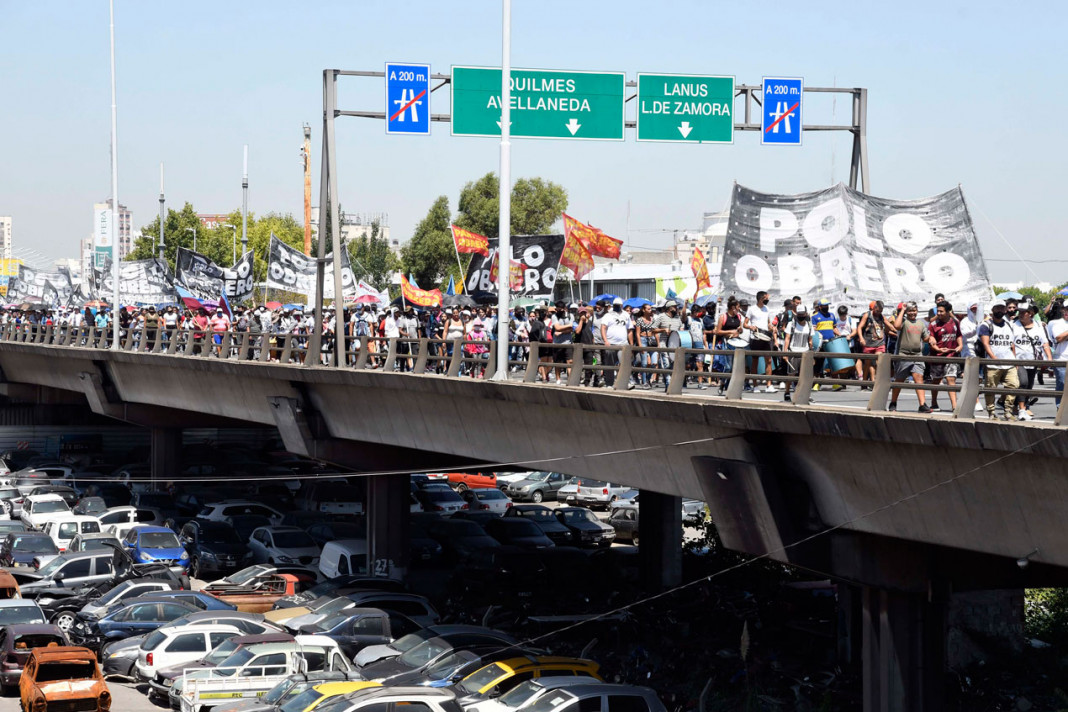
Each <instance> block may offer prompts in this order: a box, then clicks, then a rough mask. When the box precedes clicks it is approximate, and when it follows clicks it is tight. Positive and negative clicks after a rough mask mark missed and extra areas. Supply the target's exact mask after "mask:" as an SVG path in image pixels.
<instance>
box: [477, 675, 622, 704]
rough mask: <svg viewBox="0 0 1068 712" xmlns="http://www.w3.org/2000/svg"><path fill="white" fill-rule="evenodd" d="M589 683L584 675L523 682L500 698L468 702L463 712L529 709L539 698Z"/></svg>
mask: <svg viewBox="0 0 1068 712" xmlns="http://www.w3.org/2000/svg"><path fill="white" fill-rule="evenodd" d="M589 682H590V678H589V677H587V676H585V675H578V676H575V677H571V676H564V677H542V678H539V679H537V680H525V681H524V682H521V683H519V684H518V685H516V686H515V687H513V688H512V689H511V690H509V691H508V692H505V693H504V694H503V695H501V696H500V697H496V698H493V697H491V698H490V699H484V700H481V701H475V702H468V703H466V704H465V705H464V708H463V709H464V712H515V710H518V709H519V708H523V709H526V708H528V707H530V706H531V705H533V704H534V703H535V702H537V701H538V700H539V699H540V698H541V697H543V696H545V695H547V694H549V693H550V692H553V691H554V690H559V689H561V688H569V687H576V686H581V685H587V684H589ZM590 709H594V710H602V709H603V707H601V706H600V705H596V706H592V705H591V706H590ZM569 712H578V710H577V708H576V709H575V710H570V711H569Z"/></svg>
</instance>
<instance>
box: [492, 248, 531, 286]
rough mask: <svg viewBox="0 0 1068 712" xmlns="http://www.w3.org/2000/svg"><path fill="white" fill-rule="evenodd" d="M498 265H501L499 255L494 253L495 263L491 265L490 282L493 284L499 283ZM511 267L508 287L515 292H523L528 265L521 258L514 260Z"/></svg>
mask: <svg viewBox="0 0 1068 712" xmlns="http://www.w3.org/2000/svg"><path fill="white" fill-rule="evenodd" d="M498 265H500V260H499V259H498V255H494V256H493V264H492V265H490V282H492V283H493V284H496V283H497V269H498ZM509 267H510V268H509V270H508V288H509V289H510V290H511V291H513V292H522V291H523V285H524V279H525V277H524V275H525V273H526V269H527V266H526V265H525V264H523V263H522V262H520V261H519V260H512V264H511V265H510V266H509Z"/></svg>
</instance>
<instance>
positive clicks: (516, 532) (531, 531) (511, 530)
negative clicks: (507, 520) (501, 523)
mask: <svg viewBox="0 0 1068 712" xmlns="http://www.w3.org/2000/svg"><path fill="white" fill-rule="evenodd" d="M532 518H533V517H528V516H527V515H526V514H524V515H523V518H522V519H516V520H515V524H510V525H509V526H508V527H506V528H504V529H503V532H504V535H505V536H540V535H541V529H539V528H538V525H537V524H535V523H534V522H532V521H529V520H530V519H532ZM538 519H541V517H538ZM524 520H526V521H524Z"/></svg>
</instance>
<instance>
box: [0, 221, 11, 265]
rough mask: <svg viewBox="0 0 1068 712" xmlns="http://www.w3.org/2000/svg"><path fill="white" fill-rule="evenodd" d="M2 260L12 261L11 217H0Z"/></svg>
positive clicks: (0, 251) (0, 257)
mask: <svg viewBox="0 0 1068 712" xmlns="http://www.w3.org/2000/svg"><path fill="white" fill-rule="evenodd" d="M0 259H5V260H9V259H11V216H10V215H0Z"/></svg>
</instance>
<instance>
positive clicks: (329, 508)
mask: <svg viewBox="0 0 1068 712" xmlns="http://www.w3.org/2000/svg"><path fill="white" fill-rule="evenodd" d="M303 494H304V496H303V497H302V498H301V500H300V506H301V509H303V510H305V511H309V512H326V513H329V514H363V500H364V495H363V489H362V488H360V487H356V486H354V485H350V484H348V483H347V482H330V481H327V482H322V481H319V482H315V483H313V484H311V485H309V486H307V488H306V491H305V492H304V493H303Z"/></svg>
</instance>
